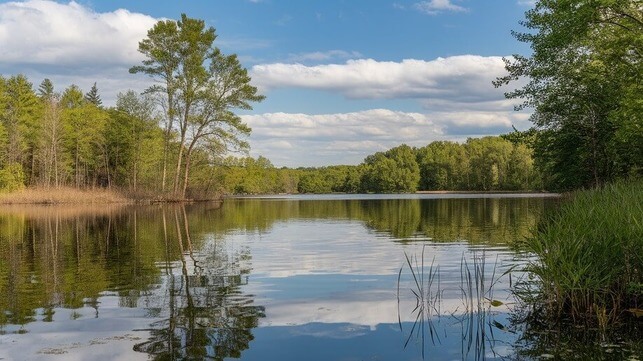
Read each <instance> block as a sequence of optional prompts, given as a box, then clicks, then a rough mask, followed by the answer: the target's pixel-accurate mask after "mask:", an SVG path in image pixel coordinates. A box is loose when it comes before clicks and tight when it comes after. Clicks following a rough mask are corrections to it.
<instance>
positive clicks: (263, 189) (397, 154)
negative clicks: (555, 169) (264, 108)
mask: <svg viewBox="0 0 643 361" xmlns="http://www.w3.org/2000/svg"><path fill="white" fill-rule="evenodd" d="M505 138H508V137H507V136H505V137H503V136H500V137H484V138H476V139H473V138H472V139H468V140H467V141H466V143H464V144H459V143H455V142H447V141H439V142H433V143H430V144H428V145H427V146H425V147H422V148H413V147H409V146H407V145H400V146H398V147H395V148H392V149H390V150H388V151H386V152H378V153H375V154H373V155H369V156H368V157H366V159H365V160H364V162H362V163H361V164H360V165H353V166H351V165H337V166H328V167H319V168H297V169H288V168H279V169H278V168H275V167H273V166H272V164H271V163H270V161H269V160H268V159H266V158H263V157H259V158H258V159H253V158H242V159H239V158H228V159H226V160H225V161H224V163H223V167H221V168H220V169H219V170H218V172H217V178H218V181H217V183H218V184H220V185H221V186H222V189H223V190H224V191H225V192H227V193H233V194H261V193H296V192H299V193H332V192H345V193H367V192H376V193H398V192H402V193H404V192H415V191H418V190H426V191H433V190H462V191H473V190H477V191H479V190H482V191H490V190H540V189H542V182H541V177H540V176H539V175H538V174H537V172H536V170H535V168H534V161H533V158H532V151H531V150H530V149H529V147H528V146H527V145H526V144H523V143H521V142H519V141H515V142H512V141H510V140H507V139H505Z"/></svg>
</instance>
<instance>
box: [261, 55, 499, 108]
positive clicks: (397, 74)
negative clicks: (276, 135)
mask: <svg viewBox="0 0 643 361" xmlns="http://www.w3.org/2000/svg"><path fill="white" fill-rule="evenodd" d="M504 74H505V68H504V62H503V61H502V58H501V57H495V56H490V57H484V56H477V55H459V56H452V57H448V58H437V59H435V60H431V61H426V60H416V59H405V60H402V61H401V62H392V61H376V60H373V59H358V60H348V61H347V62H346V63H344V64H324V65H315V66H306V65H303V64H298V63H295V64H285V63H276V64H260V65H255V66H253V67H252V78H253V80H254V81H255V83H256V84H258V85H259V86H260V87H261V88H263V89H265V90H270V89H274V88H306V89H316V90H326V91H333V92H339V93H341V94H342V95H344V96H345V97H347V98H351V99H399V98H416V99H434V100H435V99H438V100H439V99H448V100H450V101H457V102H463V103H469V102H483V101H492V100H498V99H502V98H503V95H502V91H501V90H495V89H493V87H492V86H491V82H492V80H494V79H495V78H496V77H498V76H501V75H504Z"/></svg>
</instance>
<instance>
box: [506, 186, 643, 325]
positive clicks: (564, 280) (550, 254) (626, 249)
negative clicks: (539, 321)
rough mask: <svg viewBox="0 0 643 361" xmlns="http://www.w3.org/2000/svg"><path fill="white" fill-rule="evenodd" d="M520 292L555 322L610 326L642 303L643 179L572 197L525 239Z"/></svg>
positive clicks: (575, 194) (534, 308)
mask: <svg viewBox="0 0 643 361" xmlns="http://www.w3.org/2000/svg"><path fill="white" fill-rule="evenodd" d="M524 247H525V248H526V250H527V251H529V252H532V253H533V254H534V255H535V257H534V258H533V260H532V261H531V262H530V263H529V265H528V267H527V271H528V272H530V273H531V274H532V275H533V277H532V281H531V282H523V283H522V285H520V287H519V288H518V290H519V292H518V295H519V296H520V297H521V299H522V300H523V301H525V303H526V304H527V305H529V306H530V307H533V310H534V311H538V313H539V314H541V315H545V316H546V317H547V318H548V319H550V320H561V319H570V320H571V321H572V322H574V323H584V324H586V325H591V326H592V327H598V328H600V329H605V328H606V327H608V325H610V324H613V323H614V322H617V321H618V320H621V319H623V318H624V317H627V316H632V315H636V314H637V312H639V311H641V307H643V304H642V303H643V182H642V181H636V182H628V183H617V184H613V185H608V186H605V187H603V188H601V189H597V190H587V191H579V192H576V193H574V194H572V195H571V198H570V199H569V200H567V201H566V202H564V203H563V204H562V205H561V207H560V208H559V209H558V210H557V211H556V212H554V214H552V215H551V216H550V217H548V218H546V219H544V221H543V222H542V223H541V224H540V226H539V227H538V228H537V229H536V230H535V231H534V233H533V235H532V236H530V237H529V238H527V239H526V240H525V242H524Z"/></svg>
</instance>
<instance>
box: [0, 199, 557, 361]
mask: <svg viewBox="0 0 643 361" xmlns="http://www.w3.org/2000/svg"><path fill="white" fill-rule="evenodd" d="M556 202H557V199H556V198H553V197H535V196H501V197H499V198H494V197H490V196H487V197H476V196H472V195H457V196H439V195H438V196H436V195H430V196H429V195H426V196H417V195H413V196H379V197H378V196H368V197H366V196H352V197H351V196H311V197H282V198H280V197H274V198H263V199H260V198H245V199H228V200H226V201H225V203H224V204H223V205H221V206H218V205H212V204H210V205H203V204H200V205H189V206H167V205H164V206H146V207H129V208H119V207H100V208H95V209H93V208H73V209H70V208H58V207H25V208H22V209H20V208H9V209H4V210H1V211H0V311H1V312H0V359H3V360H38V359H43V360H89V359H92V360H135V359H158V360H172V359H215V360H224V359H225V360H227V359H235V358H241V359H243V360H422V359H430V360H463V359H465V360H468V359H471V360H480V359H489V360H491V359H524V358H527V359H528V358H535V359H537V358H539V357H541V356H543V357H547V356H548V355H547V354H543V352H542V351H540V350H539V349H537V347H538V344H539V342H540V341H539V338H538V337H536V339H534V338H533V337H532V336H533V335H532V336H529V332H528V331H529V330H527V331H525V328H521V327H518V326H516V325H515V322H514V321H515V319H516V312H515V303H514V300H513V299H512V298H511V296H510V293H509V292H508V289H509V286H510V283H512V282H515V278H516V277H520V273H518V272H512V273H510V272H507V271H508V270H510V269H511V267H513V266H515V265H520V264H521V263H523V262H525V257H527V255H523V254H520V253H519V252H517V251H515V250H514V248H512V247H511V244H512V243H513V242H514V241H516V240H519V239H520V238H522V237H524V236H525V235H526V234H527V233H528V230H529V228H530V227H532V226H533V225H534V224H535V222H537V220H538V219H539V217H540V215H541V214H543V213H544V212H546V211H547V210H548V209H550V208H552V207H555V205H556ZM510 275H511V276H510ZM512 277H513V279H512ZM416 282H417V283H416Z"/></svg>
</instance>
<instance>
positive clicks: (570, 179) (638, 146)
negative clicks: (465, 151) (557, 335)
mask: <svg viewBox="0 0 643 361" xmlns="http://www.w3.org/2000/svg"><path fill="white" fill-rule="evenodd" d="M525 17H526V18H525V20H524V21H523V23H522V25H523V26H524V27H525V28H526V31H525V32H515V33H514V35H515V37H516V38H517V39H518V40H519V41H521V42H524V43H527V44H529V45H530V47H531V49H532V53H531V55H529V56H523V55H514V56H513V57H512V58H507V59H505V62H506V69H507V71H508V75H507V76H505V77H502V78H499V79H497V81H496V82H495V85H496V86H501V85H506V84H508V83H511V82H514V81H516V80H519V79H524V80H525V83H524V84H525V85H524V86H522V87H521V88H519V89H517V90H514V91H510V92H509V93H507V94H506V95H507V97H508V98H512V99H520V100H522V101H523V103H522V104H521V105H520V106H519V107H518V108H519V109H523V108H532V109H533V110H534V112H533V114H532V116H531V120H532V122H533V123H534V127H533V128H532V129H531V130H529V131H527V132H523V133H516V134H514V135H513V136H515V138H516V139H522V141H524V142H526V143H527V144H530V147H531V148H532V149H533V151H534V155H535V162H536V167H537V168H538V169H539V170H540V172H541V174H542V176H543V184H544V186H545V187H546V188H548V189H552V188H553V189H560V190H575V192H574V193H573V194H572V195H571V196H570V199H569V201H568V202H566V203H564V204H563V205H562V207H561V208H560V210H559V211H558V212H555V213H554V214H553V215H551V216H550V217H546V218H545V219H544V220H543V222H542V224H541V225H540V226H539V227H538V229H537V230H536V231H535V232H534V234H533V235H532V237H530V238H529V239H528V240H527V241H526V242H525V247H526V249H527V250H528V251H530V252H532V253H533V254H534V255H535V260H534V262H533V263H532V264H531V265H530V266H529V267H528V269H527V271H528V272H530V273H531V275H532V276H534V279H535V282H536V283H535V286H536V287H535V288H534V289H531V290H527V292H526V293H525V295H527V296H528V297H527V298H526V300H527V304H528V305H529V307H530V308H532V309H533V311H535V314H536V315H538V316H537V317H539V316H541V315H543V314H544V315H545V316H546V320H547V321H546V322H548V321H560V320H568V319H570V320H572V321H573V323H584V324H586V325H592V326H599V327H600V328H602V329H605V328H606V327H607V325H609V324H613V323H614V322H615V321H618V320H621V319H623V316H625V315H632V314H633V315H636V316H640V315H641V313H643V312H642V311H641V303H642V302H643V276H642V273H641V271H642V270H643V261H642V260H643V259H642V258H641V255H642V254H643V224H642V221H641V220H643V209H642V206H641V204H643V183H642V181H641V175H642V173H643V126H642V125H643V118H642V117H643V102H642V101H641V94H643V83H642V82H641V74H643V18H642V17H641V3H640V1H633V0H617V1H611V0H610V1H608V0H598V1H571V0H564V1H549V0H540V1H537V2H536V3H535V6H534V7H533V8H532V9H531V10H529V11H527V12H526V14H525ZM578 189H587V190H582V191H579V190H578Z"/></svg>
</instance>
